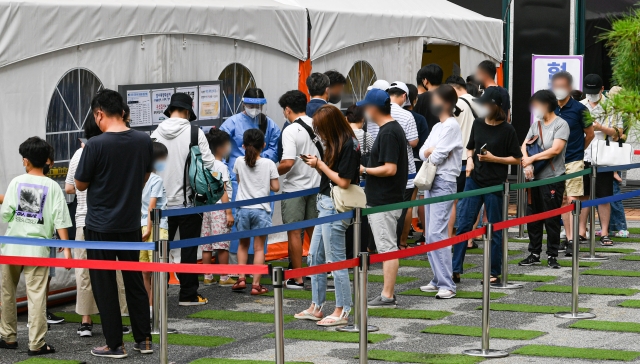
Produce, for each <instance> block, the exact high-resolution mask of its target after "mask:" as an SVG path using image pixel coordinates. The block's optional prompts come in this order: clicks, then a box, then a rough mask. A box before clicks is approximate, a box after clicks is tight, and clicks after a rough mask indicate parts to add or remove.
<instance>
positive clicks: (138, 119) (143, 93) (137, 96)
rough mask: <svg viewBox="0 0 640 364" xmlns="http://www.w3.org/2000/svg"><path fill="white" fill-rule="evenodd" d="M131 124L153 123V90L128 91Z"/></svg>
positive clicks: (143, 124)
mask: <svg viewBox="0 0 640 364" xmlns="http://www.w3.org/2000/svg"><path fill="white" fill-rule="evenodd" d="M127 105H128V106H129V110H130V116H129V117H130V119H131V126H134V127H135V126H145V125H151V119H152V116H151V90H135V91H127Z"/></svg>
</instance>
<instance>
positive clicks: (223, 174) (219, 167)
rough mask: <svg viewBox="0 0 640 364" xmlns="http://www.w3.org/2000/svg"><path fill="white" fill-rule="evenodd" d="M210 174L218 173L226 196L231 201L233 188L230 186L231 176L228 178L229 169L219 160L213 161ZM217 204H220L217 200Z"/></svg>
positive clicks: (220, 201)
mask: <svg viewBox="0 0 640 364" xmlns="http://www.w3.org/2000/svg"><path fill="white" fill-rule="evenodd" d="M211 172H218V173H220V179H221V180H222V183H224V190H225V191H226V192H227V196H229V199H231V196H233V186H232V185H231V176H229V167H227V165H226V164H225V163H224V162H223V161H219V160H217V159H216V160H215V161H213V168H211ZM216 203H217V204H218V203H222V200H221V199H220V200H218V202H216Z"/></svg>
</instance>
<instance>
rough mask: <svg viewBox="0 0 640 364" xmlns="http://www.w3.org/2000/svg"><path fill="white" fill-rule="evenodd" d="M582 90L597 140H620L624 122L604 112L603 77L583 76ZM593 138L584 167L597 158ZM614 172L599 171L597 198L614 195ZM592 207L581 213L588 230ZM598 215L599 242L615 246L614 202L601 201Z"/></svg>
mask: <svg viewBox="0 0 640 364" xmlns="http://www.w3.org/2000/svg"><path fill="white" fill-rule="evenodd" d="M583 91H584V93H585V95H586V97H585V99H584V100H582V101H581V104H582V105H584V106H586V107H587V109H588V110H589V113H591V116H592V117H593V118H594V119H595V121H594V123H593V130H594V138H593V140H594V141H597V140H605V138H609V139H610V140H613V141H614V142H616V141H618V140H620V138H621V137H622V135H623V133H624V124H623V122H622V118H621V117H619V116H618V115H610V116H605V115H604V108H603V107H602V106H603V105H604V104H606V103H607V102H608V101H609V100H608V99H607V97H606V96H605V95H604V94H603V93H602V92H603V91H604V84H603V82H602V78H601V77H600V76H598V75H596V74H590V75H586V76H585V77H584V87H583ZM594 144H596V143H594V142H593V141H592V142H591V144H590V145H589V147H588V148H587V149H586V150H585V151H584V161H585V167H588V166H590V165H591V164H592V163H593V162H596V161H595V160H594V159H595V154H596V152H597V151H596V149H595V147H594ZM613 174H614V172H597V171H596V179H597V181H598V183H597V184H596V196H595V198H602V197H609V196H613ZM585 177H587V178H585V180H584V182H585V191H591V177H590V176H585ZM588 211H589V209H584V210H583V213H582V214H580V231H586V230H587V219H588V217H589V214H588V213H586V212H588ZM598 217H599V218H600V227H601V229H602V230H601V231H600V244H602V245H603V246H612V245H613V241H611V239H610V238H609V221H610V218H611V204H608V203H606V204H602V205H598Z"/></svg>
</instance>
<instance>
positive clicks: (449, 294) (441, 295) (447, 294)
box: [436, 289, 456, 300]
mask: <svg viewBox="0 0 640 364" xmlns="http://www.w3.org/2000/svg"><path fill="white" fill-rule="evenodd" d="M455 296H456V293H455V292H454V291H450V290H448V289H441V290H439V291H438V294H437V295H436V298H438V299H442V300H446V299H449V298H453V297H455Z"/></svg>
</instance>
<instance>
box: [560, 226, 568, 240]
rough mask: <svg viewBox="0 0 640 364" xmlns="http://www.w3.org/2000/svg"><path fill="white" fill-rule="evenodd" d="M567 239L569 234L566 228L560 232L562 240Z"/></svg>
mask: <svg viewBox="0 0 640 364" xmlns="http://www.w3.org/2000/svg"><path fill="white" fill-rule="evenodd" d="M566 238H567V232H566V231H564V226H563V227H562V230H560V239H566Z"/></svg>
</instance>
